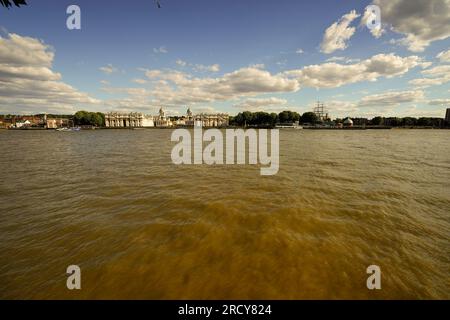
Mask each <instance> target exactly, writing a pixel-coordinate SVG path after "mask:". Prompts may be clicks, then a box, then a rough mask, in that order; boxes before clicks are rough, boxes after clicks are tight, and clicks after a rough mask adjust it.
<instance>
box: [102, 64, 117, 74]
mask: <svg viewBox="0 0 450 320" xmlns="http://www.w3.org/2000/svg"><path fill="white" fill-rule="evenodd" d="M99 70H100V71H101V72H103V73H105V74H112V73H115V72H118V71H119V69H117V68H116V67H114V66H113V65H112V64H108V65H106V66H104V67H100V68H99Z"/></svg>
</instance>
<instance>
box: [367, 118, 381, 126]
mask: <svg viewBox="0 0 450 320" xmlns="http://www.w3.org/2000/svg"><path fill="white" fill-rule="evenodd" d="M370 122H371V124H372V125H374V126H381V125H382V124H383V123H384V118H383V117H375V118H373V119H372V120H371V121H370Z"/></svg>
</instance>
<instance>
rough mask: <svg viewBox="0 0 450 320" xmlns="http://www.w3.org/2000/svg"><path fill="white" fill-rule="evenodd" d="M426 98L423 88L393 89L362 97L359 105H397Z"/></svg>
mask: <svg viewBox="0 0 450 320" xmlns="http://www.w3.org/2000/svg"><path fill="white" fill-rule="evenodd" d="M423 99H424V92H423V91H422V90H410V91H391V92H386V93H381V94H374V95H370V96H366V97H364V98H362V99H361V100H360V101H359V103H358V106H359V107H376V106H396V105H399V104H402V103H411V102H418V101H421V100H423Z"/></svg>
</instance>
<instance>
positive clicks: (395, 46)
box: [0, 0, 450, 116]
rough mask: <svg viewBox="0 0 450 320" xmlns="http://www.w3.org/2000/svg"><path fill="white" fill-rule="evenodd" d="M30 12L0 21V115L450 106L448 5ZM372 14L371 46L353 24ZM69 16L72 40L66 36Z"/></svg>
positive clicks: (150, 5)
mask: <svg viewBox="0 0 450 320" xmlns="http://www.w3.org/2000/svg"><path fill="white" fill-rule="evenodd" d="M28 2H29V5H28V6H27V7H22V8H20V9H18V8H11V9H10V10H6V9H4V8H1V9H0V27H1V32H0V36H1V37H2V38H1V39H0V41H1V42H2V43H1V45H2V46H3V48H7V50H5V49H4V50H3V51H2V50H1V49H0V93H3V94H0V97H1V95H3V98H0V113H10V112H15V113H34V112H36V113H37V112H61V113H71V112H74V111H76V110H79V109H87V110H99V111H109V110H123V111H127V110H129V111H142V112H145V113H149V114H154V113H156V111H157V109H159V107H160V106H162V107H164V108H165V109H167V110H168V113H169V114H184V112H185V109H186V108H187V106H189V107H191V108H192V109H193V110H195V111H197V112H216V111H222V112H228V113H230V114H235V113H237V112H240V111H244V110H251V111H256V110H267V111H276V112H279V111H281V110H285V109H290V110H295V111H298V112H304V111H309V110H310V109H311V108H312V106H313V104H314V102H315V101H316V100H317V99H320V100H321V101H324V102H325V103H326V104H327V105H328V107H329V109H330V113H331V114H332V115H333V116H346V115H350V116H374V115H377V114H384V115H400V116H401V115H414V116H443V112H444V111H443V110H444V106H446V105H450V99H449V98H450V76H449V74H450V67H449V64H450V52H448V51H449V49H450V9H449V8H450V1H448V0H422V1H419V0H412V1H411V0H409V1H408V0H390V1H388V0H373V1H372V0H370V1H369V0H368V1H332V0H316V1H292V0H291V1H289V0H278V1H273V0H272V1H266V0H242V1H237V0H236V1H225V0H192V1H190V0H161V4H162V8H161V9H157V8H156V5H155V3H154V1H152V0H137V1H133V2H132V3H126V4H123V3H124V2H119V1H101V0H100V1H87V0H79V1H65V0H59V1H50V0H39V1H37V0H34V1H33V0H29V1H28ZM372 2H374V3H375V4H377V5H379V7H380V9H381V22H382V25H381V29H380V31H381V33H382V34H381V36H379V37H378V35H377V36H374V34H373V33H371V31H370V30H369V29H368V28H367V27H366V26H365V24H364V23H362V19H363V17H364V14H365V8H366V6H367V5H369V4H371V3H372ZM442 3H445V4H448V6H447V8H444V9H442V8H440V7H439V6H440V4H442ZM71 4H77V5H78V6H79V7H80V8H81V30H68V29H67V28H66V19H67V17H68V15H67V14H66V8H67V7H68V6H69V5H71ZM405 12H406V13H405ZM408 14H409V15H410V16H408ZM414 16H415V17H418V18H416V19H412V18H411V17H414ZM384 17H386V20H385V19H384ZM346 23H348V24H347V25H345V24H346ZM421 24H422V25H423V28H419V31H418V30H417V29H418V28H417V26H421ZM333 25H334V27H333ZM428 29H430V30H438V31H437V32H422V31H420V30H428ZM327 31H328V32H327ZM326 34H328V35H329V37H328V38H327V41H328V44H327V41H325V38H326V37H325V35H326ZM338 40H340V41H341V44H340V45H337V47H336V46H334V45H333V43H334V42H335V41H338ZM31 44H35V45H31ZM38 44H40V45H38ZM30 48H32V49H30ZM30 50H31V52H30ZM13 55H19V56H24V57H25V56H26V57H27V59H25V58H24V59H15V60H14V57H13ZM40 55H47V58H46V59H39V57H40ZM28 56H29V57H28ZM33 59H34V60H33ZM16 60H18V61H16ZM39 63H41V64H39ZM11 66H13V67H14V68H15V69H12V67H11ZM2 67H3V69H4V70H2ZM44 69H45V70H44ZM394 69H395V70H394ZM397 69H398V70H397ZM2 71H3V72H2ZM30 72H31V73H32V75H30V74H28V73H30ZM36 74H39V76H37V75H36ZM427 79H428V80H427ZM30 87H32V88H35V90H33V89H30ZM2 88H3V90H2ZM8 88H14V90H8ZM46 90H49V91H48V93H46V92H45V91H46ZM58 99H59V100H58Z"/></svg>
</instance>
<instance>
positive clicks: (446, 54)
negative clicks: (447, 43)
mask: <svg viewBox="0 0 450 320" xmlns="http://www.w3.org/2000/svg"><path fill="white" fill-rule="evenodd" d="M436 58H438V59H439V60H440V61H441V62H443V63H445V62H450V50H447V51H442V52H440V53H439V54H438V55H437V56H436Z"/></svg>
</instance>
